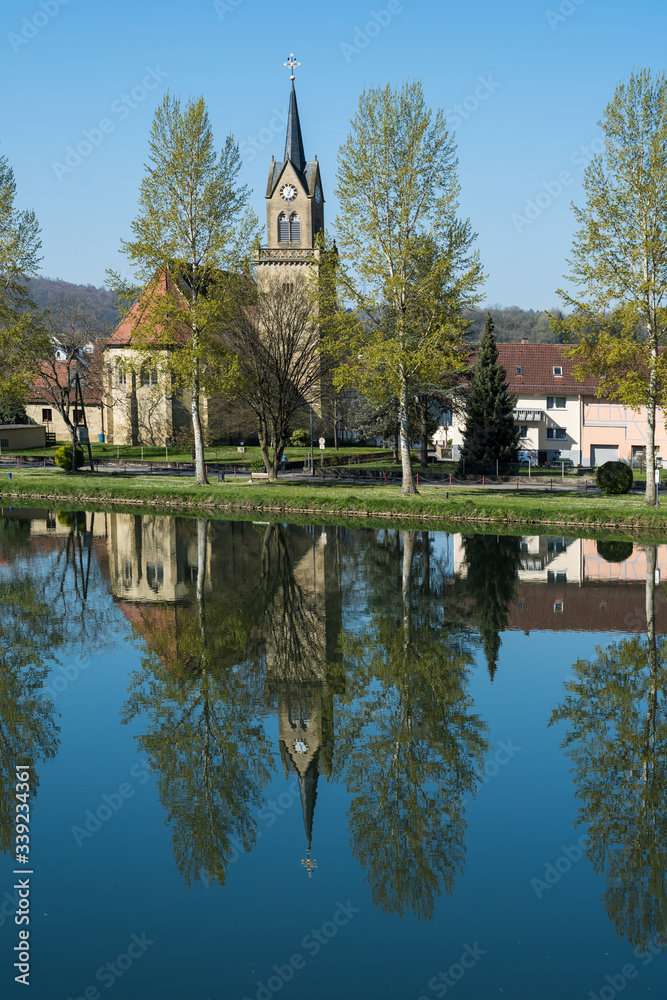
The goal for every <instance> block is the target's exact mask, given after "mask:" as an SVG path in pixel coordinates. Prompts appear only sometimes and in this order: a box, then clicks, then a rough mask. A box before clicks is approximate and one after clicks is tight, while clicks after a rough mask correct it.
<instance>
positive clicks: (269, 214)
mask: <svg viewBox="0 0 667 1000" xmlns="http://www.w3.org/2000/svg"><path fill="white" fill-rule="evenodd" d="M299 65H300V63H298V62H297V61H296V59H295V58H294V55H293V54H292V55H290V57H289V59H288V60H287V62H286V63H285V66H288V67H289V68H290V70H291V76H290V80H291V81H292V90H291V93H290V102H289V114H288V118H287V135H286V137H285V155H284V157H283V159H282V160H280V161H276V160H275V159H274V158H273V157H272V158H271V165H270V167H269V179H268V184H267V187H266V246H264V247H260V248H259V249H258V251H257V257H256V264H257V281H258V283H259V285H260V287H261V285H262V284H263V283H265V282H266V280H267V278H268V279H269V280H274V279H275V277H276V276H280V277H283V276H284V278H285V282H286V283H287V282H289V278H290V275H294V274H295V273H301V274H304V271H305V270H306V269H308V268H309V267H311V266H312V265H313V264H315V263H316V262H317V260H318V257H319V249H318V248H317V247H316V245H315V238H316V236H317V234H318V233H319V232H321V231H323V230H324V195H323V194H322V180H321V177H320V165H319V163H318V162H317V157H314V159H312V160H306V156H305V153H304V150H303V138H302V136H301V123H300V121H299V109H298V106H297V102H296V91H295V89H294V67H295V66H299Z"/></svg>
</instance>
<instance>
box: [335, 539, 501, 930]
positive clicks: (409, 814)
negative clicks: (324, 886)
mask: <svg viewBox="0 0 667 1000" xmlns="http://www.w3.org/2000/svg"><path fill="white" fill-rule="evenodd" d="M392 534H393V535H394V537H393V538H392V537H388V538H386V539H385V542H386V544H385V551H384V553H383V554H384V555H385V556H386V560H385V559H383V560H382V562H381V563H380V564H379V565H377V567H376V572H375V573H373V576H372V577H368V575H367V576H366V578H367V580H368V583H367V587H366V592H367V593H369V592H370V594H371V599H370V601H369V604H370V610H372V622H373V624H372V625H371V626H370V627H369V628H368V629H366V630H364V631H362V632H361V633H360V634H359V635H352V634H344V635H343V639H342V648H343V654H344V656H345V660H346V662H347V664H348V665H349V666H350V667H351V668H352V669H351V670H349V671H348V676H349V678H350V679H349V682H348V690H347V699H346V701H345V703H344V704H343V705H342V706H341V708H340V710H339V713H338V725H337V734H336V765H335V773H336V775H337V776H338V777H339V778H341V779H342V780H344V781H345V784H346V787H347V788H348V791H349V792H350V793H351V796H352V799H351V804H350V810H349V820H350V840H351V845H352V850H353V853H354V854H355V855H356V856H357V857H358V858H359V860H360V862H361V864H362V865H363V867H364V868H365V869H366V871H367V873H368V881H369V884H370V887H371V893H372V898H373V901H374V902H375V904H376V905H377V906H379V907H380V908H381V909H382V910H383V911H384V912H388V913H396V914H398V915H400V916H402V915H403V914H404V913H405V912H412V913H414V914H415V915H416V916H418V917H422V918H427V919H428V918H430V917H431V915H432V912H433V907H434V905H435V900H436V899H437V897H438V896H439V894H440V892H441V889H442V887H443V886H444V888H445V890H446V891H447V892H448V893H450V892H452V891H453V886H454V879H455V876H456V873H457V872H460V871H461V870H462V867H463V861H464V857H465V846H464V834H465V829H466V824H465V798H466V796H467V795H468V794H470V793H471V792H474V789H475V787H476V784H477V782H478V780H479V767H480V765H481V761H482V757H483V754H484V752H485V750H486V749H487V747H488V743H487V741H486V738H485V729H486V726H485V724H484V723H483V721H482V720H481V719H480V717H479V716H478V715H476V714H475V713H474V712H473V711H472V710H471V709H472V703H471V700H470V698H469V696H468V694H467V691H466V687H467V678H468V664H469V663H470V654H469V652H468V649H467V647H466V644H465V642H464V641H462V639H461V637H460V636H459V635H457V634H456V632H453V634H444V635H443V622H442V619H441V617H440V615H439V614H438V613H437V612H436V602H437V605H440V603H441V602H440V598H441V594H440V592H439V590H438V588H437V587H434V586H433V583H434V581H433V574H432V572H431V569H430V564H429V558H428V555H427V553H428V551H429V546H428V539H426V544H425V545H424V546H423V548H422V552H421V557H422V558H421V585H420V586H416V585H415V579H414V578H415V576H416V573H415V565H414V564H415V558H414V557H415V549H416V542H417V539H416V538H415V532H401V533H400V537H399V533H398V532H396V533H392ZM401 541H402V557H401V554H400V552H398V553H397V550H396V545H397V544H398V545H400V542H401ZM397 555H398V556H399V558H400V562H399V567H400V580H396V570H395V567H396V556H397ZM374 556H375V558H376V559H377V553H374ZM387 566H389V567H391V570H393V572H391V571H390V572H389V573H388V572H387ZM369 568H370V567H369ZM371 580H374V581H375V585H374V584H373V583H372V582H371ZM416 595H418V596H419V600H418V601H415V596H416ZM397 621H398V622H399V623H400V625H399V627H398V628H397V626H396V623H397Z"/></svg>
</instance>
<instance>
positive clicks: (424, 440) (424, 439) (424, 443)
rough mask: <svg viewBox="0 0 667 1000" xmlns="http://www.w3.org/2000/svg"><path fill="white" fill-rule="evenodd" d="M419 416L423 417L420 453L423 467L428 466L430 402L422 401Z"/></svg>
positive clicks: (420, 461) (420, 462)
mask: <svg viewBox="0 0 667 1000" xmlns="http://www.w3.org/2000/svg"><path fill="white" fill-rule="evenodd" d="M419 416H420V418H421V427H420V437H421V441H420V444H421V449H420V454H419V464H420V465H421V467H422V469H427V468H428V403H427V402H424V401H423V400H422V402H420V404H419Z"/></svg>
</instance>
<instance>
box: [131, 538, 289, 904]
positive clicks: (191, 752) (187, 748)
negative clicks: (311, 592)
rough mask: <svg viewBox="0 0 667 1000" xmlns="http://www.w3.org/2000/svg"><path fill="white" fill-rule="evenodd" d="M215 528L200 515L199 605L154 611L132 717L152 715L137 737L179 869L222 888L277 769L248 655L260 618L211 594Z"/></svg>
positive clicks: (249, 840) (252, 834)
mask: <svg viewBox="0 0 667 1000" xmlns="http://www.w3.org/2000/svg"><path fill="white" fill-rule="evenodd" d="M207 532H208V524H207V522H205V521H199V522H198V547H197V548H198V559H199V566H198V585H197V592H196V606H195V608H193V609H185V610H183V609H181V611H180V617H179V619H178V624H177V625H176V626H172V620H173V619H174V617H175V614H176V613H177V612H176V609H174V608H169V607H166V606H163V605H162V606H159V607H158V608H157V609H154V608H150V609H147V610H146V612H145V614H146V615H151V614H153V615H155V611H156V610H157V615H156V616H155V617H154V618H153V619H152V627H151V626H149V623H148V622H145V626H146V628H145V629H142V632H145V631H148V630H149V629H150V632H151V635H152V638H151V643H152V649H151V650H150V651H149V652H148V653H147V654H146V655H145V656H144V657H143V661H142V662H143V669H142V671H141V672H139V673H138V674H137V675H136V676H135V677H134V678H133V680H132V684H131V687H130V697H129V699H128V702H127V704H126V707H125V713H124V718H123V721H124V722H129V721H131V720H134V719H136V718H137V717H138V716H140V715H145V716H146V731H145V732H144V733H143V734H142V735H141V736H140V737H138V742H139V746H140V747H141V749H142V750H143V751H144V752H145V753H146V754H147V755H148V757H149V760H150V764H151V768H152V770H153V771H154V772H155V774H156V781H157V788H158V794H159V796H160V801H161V802H162V805H163V807H164V808H165V810H166V812H167V816H168V822H169V825H170V827H171V830H172V843H173V848H174V856H175V859H176V865H177V867H178V870H179V872H180V873H181V875H182V876H183V877H184V879H185V880H186V882H187V883H188V885H190V884H191V883H193V882H197V881H199V880H200V879H202V878H205V879H207V880H208V881H210V882H214V883H218V884H220V885H222V884H223V883H224V882H225V878H226V873H227V868H228V866H229V864H230V862H231V860H232V858H233V857H234V856H235V854H236V853H237V851H238V850H239V848H241V849H243V850H245V851H250V850H251V848H252V846H253V845H254V843H255V841H256V839H257V829H256V822H255V818H254V810H253V807H255V806H258V805H259V804H260V803H261V801H262V790H263V787H264V785H265V784H266V783H267V782H268V781H269V779H270V776H271V772H272V770H273V761H272V755H271V747H270V742H269V740H268V739H267V737H266V734H265V733H264V729H263V726H262V723H261V706H260V705H259V704H258V701H257V698H256V695H255V694H254V680H253V673H252V669H251V668H250V666H249V664H247V662H246V661H245V652H246V648H247V646H248V642H249V633H250V630H251V628H252V621H253V619H252V617H251V616H250V614H249V613H248V612H246V613H244V612H243V611H242V610H241V611H239V610H235V609H234V608H233V606H232V607H230V604H229V600H228V598H229V595H226V594H224V593H222V594H221V593H217V594H214V595H212V596H209V597H205V594H204V588H203V580H204V577H205V571H206V566H205V560H206V551H207ZM160 617H162V619H163V620H164V625H165V627H164V628H161V627H160ZM153 636H154V637H155V638H153Z"/></svg>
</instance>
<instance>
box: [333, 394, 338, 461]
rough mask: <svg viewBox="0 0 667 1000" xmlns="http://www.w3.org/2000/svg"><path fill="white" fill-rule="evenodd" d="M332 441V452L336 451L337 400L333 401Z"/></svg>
mask: <svg viewBox="0 0 667 1000" xmlns="http://www.w3.org/2000/svg"><path fill="white" fill-rule="evenodd" d="M333 439H334V450H335V451H338V400H337V399H334V403H333Z"/></svg>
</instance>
